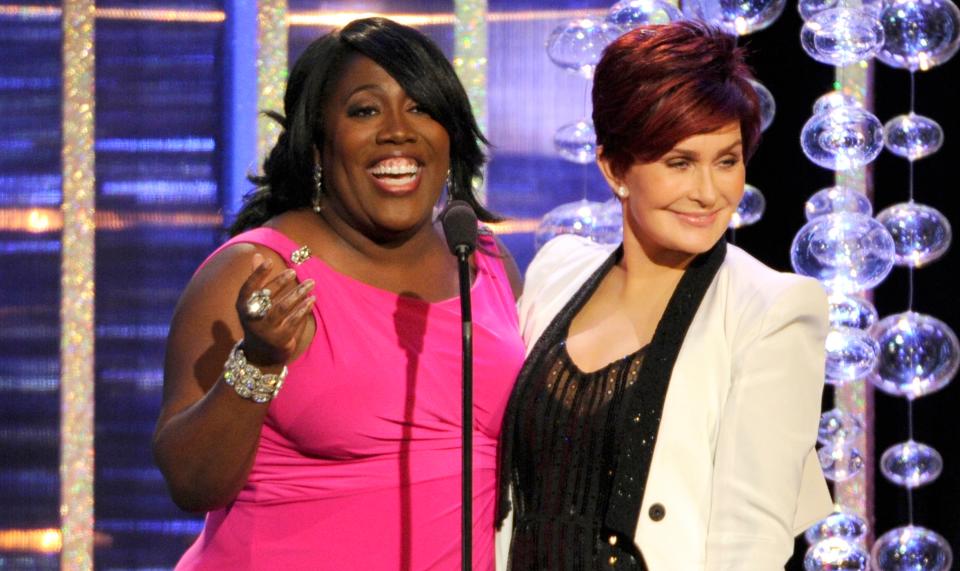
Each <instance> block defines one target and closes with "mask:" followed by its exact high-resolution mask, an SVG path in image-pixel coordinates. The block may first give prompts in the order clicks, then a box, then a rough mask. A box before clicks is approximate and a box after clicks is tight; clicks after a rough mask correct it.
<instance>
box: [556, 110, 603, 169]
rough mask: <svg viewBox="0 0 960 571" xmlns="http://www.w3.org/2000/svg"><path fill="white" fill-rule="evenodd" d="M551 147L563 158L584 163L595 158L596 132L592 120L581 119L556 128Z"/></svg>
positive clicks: (588, 162) (590, 161)
mask: <svg viewBox="0 0 960 571" xmlns="http://www.w3.org/2000/svg"><path fill="white" fill-rule="evenodd" d="M553 147H554V148H555V149H556V150H557V153H559V155H560V156H561V157H563V159H564V160H567V161H570V162H572V163H577V164H581V165H586V164H590V163H592V162H594V161H595V160H596V158H597V134H596V132H595V131H594V130H593V122H592V121H590V120H589V119H581V120H580V121H577V122H575V123H568V124H566V125H564V126H563V127H560V128H559V129H557V132H556V133H554V135H553Z"/></svg>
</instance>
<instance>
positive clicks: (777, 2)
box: [680, 0, 786, 36]
mask: <svg viewBox="0 0 960 571" xmlns="http://www.w3.org/2000/svg"><path fill="white" fill-rule="evenodd" d="M785 5H786V0H738V1H735V0H683V1H682V2H680V8H681V10H682V11H683V15H684V16H686V17H687V18H688V19H694V20H703V21H705V22H709V23H711V24H714V25H716V26H720V27H721V28H723V29H724V30H726V31H727V32H728V33H730V34H736V35H740V36H743V35H746V34H749V33H752V32H756V31H758V30H762V29H764V28H766V27H767V26H769V25H770V24H772V23H773V22H774V21H775V20H776V19H777V18H778V17H780V14H781V13H783V8H784V6H785Z"/></svg>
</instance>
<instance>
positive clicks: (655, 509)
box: [647, 504, 667, 521]
mask: <svg viewBox="0 0 960 571" xmlns="http://www.w3.org/2000/svg"><path fill="white" fill-rule="evenodd" d="M647 514H648V515H649V516H650V519H652V520H653V521H660V520H662V519H663V518H664V517H665V516H666V515H667V508H665V507H663V504H653V505H652V506H650V509H649V510H648V511H647Z"/></svg>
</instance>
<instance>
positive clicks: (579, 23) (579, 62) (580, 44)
mask: <svg viewBox="0 0 960 571" xmlns="http://www.w3.org/2000/svg"><path fill="white" fill-rule="evenodd" d="M621 34H623V30H622V29H621V28H620V27H619V26H616V25H614V24H612V23H610V22H605V21H600V20H593V19H590V18H581V19H577V20H572V21H570V22H567V23H565V24H561V25H560V26H558V27H557V28H555V29H554V30H553V32H552V33H551V34H550V37H549V38H548V39H547V56H549V57H550V60H551V61H552V62H553V63H555V64H557V65H558V66H560V67H562V68H563V69H566V70H568V71H571V72H574V73H578V74H580V75H581V76H583V77H585V78H587V79H591V78H592V77H593V70H594V68H596V66H597V63H598V62H599V61H600V55H601V54H602V53H603V50H604V48H606V47H607V45H608V44H609V43H610V42H612V41H613V40H615V39H617V38H618V37H619V36H620V35H621Z"/></svg>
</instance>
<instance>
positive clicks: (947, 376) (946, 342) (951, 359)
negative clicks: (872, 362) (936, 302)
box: [869, 311, 960, 399]
mask: <svg viewBox="0 0 960 571" xmlns="http://www.w3.org/2000/svg"><path fill="white" fill-rule="evenodd" d="M870 334H871V335H872V336H873V338H874V339H876V340H877V342H878V343H879V345H880V356H879V359H878V361H877V372H876V374H875V375H871V376H870V377H869V379H870V382H871V383H873V384H874V386H876V387H877V388H878V389H880V390H882V391H884V392H886V393H889V394H892V395H894V396H902V397H905V398H907V399H914V398H917V397H921V396H924V395H928V394H930V393H933V392H936V391H938V390H940V389H942V388H943V387H945V386H947V384H949V383H950V381H951V380H952V379H953V377H954V376H955V375H956V374H957V369H958V366H960V343H958V342H957V336H956V334H955V333H954V332H953V330H952V329H950V327H949V326H948V325H947V324H946V323H944V322H942V321H940V320H939V319H936V318H934V317H931V316H929V315H924V314H921V313H916V312H913V311H908V312H904V313H898V314H895V315H890V316H888V317H885V318H884V319H881V320H880V321H878V322H877V323H875V324H874V325H873V326H872V327H871V328H870Z"/></svg>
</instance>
